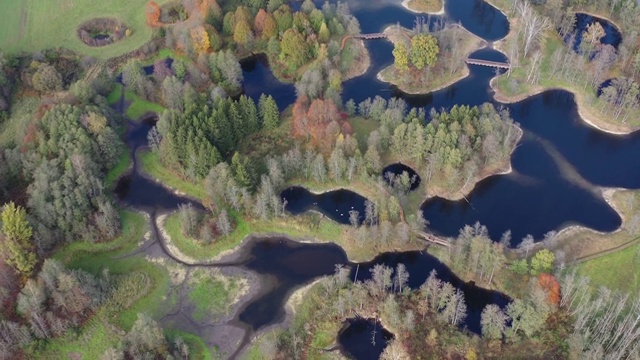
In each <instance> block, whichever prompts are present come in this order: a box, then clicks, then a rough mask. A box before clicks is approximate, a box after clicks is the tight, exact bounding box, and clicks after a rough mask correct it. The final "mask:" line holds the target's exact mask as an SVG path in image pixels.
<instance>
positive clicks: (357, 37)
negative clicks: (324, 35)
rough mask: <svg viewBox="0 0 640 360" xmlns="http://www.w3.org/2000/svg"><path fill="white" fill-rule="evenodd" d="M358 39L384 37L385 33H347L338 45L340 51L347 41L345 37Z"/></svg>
mask: <svg viewBox="0 0 640 360" xmlns="http://www.w3.org/2000/svg"><path fill="white" fill-rule="evenodd" d="M349 38H351V39H360V40H375V39H386V38H387V34H385V33H371V34H360V35H347V36H345V37H343V38H342V45H340V51H342V49H344V45H345V43H346V42H347V39H349Z"/></svg>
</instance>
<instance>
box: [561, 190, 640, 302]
mask: <svg viewBox="0 0 640 360" xmlns="http://www.w3.org/2000/svg"><path fill="white" fill-rule="evenodd" d="M611 203H612V204H613V206H614V207H615V208H616V209H617V210H618V211H619V212H620V213H621V215H622V219H623V222H622V227H621V229H620V230H619V231H616V232H613V233H609V234H602V233H597V232H595V231H592V230H589V229H585V228H575V229H572V230H568V231H565V232H563V233H561V236H560V238H559V239H558V241H557V242H556V244H555V246H554V247H553V248H554V250H562V251H564V253H565V254H567V259H566V261H567V262H572V261H574V260H577V259H585V258H586V259H589V258H591V260H585V261H584V262H581V263H579V264H576V265H575V266H572V268H575V269H576V270H577V271H578V272H579V273H580V274H582V275H587V276H589V277H591V279H592V284H593V285H594V287H596V288H597V287H598V286H601V285H605V286H607V287H609V288H611V289H614V290H622V291H631V292H633V291H636V292H637V290H638V289H640V279H639V278H638V274H640V257H637V256H636V255H634V254H637V253H638V251H640V243H638V241H639V240H640V234H638V233H634V232H632V231H630V230H629V229H628V223H627V222H628V221H629V219H630V218H631V217H632V216H633V215H635V214H636V213H637V211H638V207H639V206H640V205H639V204H640V191H638V190H618V191H615V193H613V195H612V196H611ZM625 246H627V247H626V248H625ZM616 247H620V248H621V249H622V250H619V251H613V250H610V249H615V248H616ZM598 254H603V255H602V256H598ZM634 256H635V257H634ZM634 261H635V262H634Z"/></svg>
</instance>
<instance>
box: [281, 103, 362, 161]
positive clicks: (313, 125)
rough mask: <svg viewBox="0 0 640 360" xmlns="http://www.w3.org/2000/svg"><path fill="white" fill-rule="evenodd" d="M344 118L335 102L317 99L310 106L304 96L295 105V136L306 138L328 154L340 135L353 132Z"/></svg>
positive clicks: (293, 128)
mask: <svg viewBox="0 0 640 360" xmlns="http://www.w3.org/2000/svg"><path fill="white" fill-rule="evenodd" d="M344 118H345V117H344V116H343V114H342V113H341V112H340V110H338V107H337V106H336V105H335V103H334V102H333V100H331V99H315V100H313V101H312V102H311V103H310V104H309V99H308V98H307V97H306V96H303V97H301V98H299V99H298V100H297V101H296V102H295V104H294V105H293V127H292V130H293V135H294V136H296V137H306V138H307V139H309V140H310V141H311V143H312V144H313V145H315V146H318V147H319V148H320V149H321V150H323V151H324V150H326V151H327V152H328V151H330V150H331V148H332V147H333V144H334V143H335V140H336V139H337V137H338V135H339V134H341V133H342V134H345V135H346V134H350V133H351V132H352V129H351V127H350V126H349V124H348V123H347V122H346V121H345V120H344Z"/></svg>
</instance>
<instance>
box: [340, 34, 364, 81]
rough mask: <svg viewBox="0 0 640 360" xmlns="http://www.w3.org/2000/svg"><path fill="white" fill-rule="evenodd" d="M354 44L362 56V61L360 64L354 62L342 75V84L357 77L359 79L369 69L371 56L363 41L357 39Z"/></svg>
mask: <svg viewBox="0 0 640 360" xmlns="http://www.w3.org/2000/svg"><path fill="white" fill-rule="evenodd" d="M351 40H354V39H351ZM356 44H357V45H356V46H357V48H358V49H359V51H360V52H361V54H362V57H363V60H362V61H361V62H358V61H355V60H354V64H353V65H352V66H351V68H349V69H348V70H347V71H346V72H345V74H343V79H342V82H343V83H344V82H345V81H349V80H351V79H355V78H357V77H360V76H362V75H364V74H366V73H367V71H369V68H371V55H370V54H369V50H368V49H367V47H366V45H365V44H364V40H362V39H358V40H357V43H356ZM357 64H361V66H359V67H358V66H356V65H357Z"/></svg>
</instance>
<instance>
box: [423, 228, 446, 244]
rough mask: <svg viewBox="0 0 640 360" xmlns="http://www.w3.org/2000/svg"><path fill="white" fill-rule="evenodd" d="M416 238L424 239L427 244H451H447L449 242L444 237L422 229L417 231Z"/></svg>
mask: <svg viewBox="0 0 640 360" xmlns="http://www.w3.org/2000/svg"><path fill="white" fill-rule="evenodd" d="M418 238H419V239H421V240H424V241H426V242H427V243H429V244H435V245H440V246H444V247H449V246H451V244H449V242H448V241H447V240H446V239H443V238H440V237H438V236H435V235H433V234H428V233H426V232H424V231H421V232H420V233H418Z"/></svg>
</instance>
